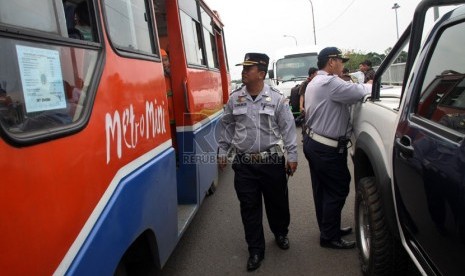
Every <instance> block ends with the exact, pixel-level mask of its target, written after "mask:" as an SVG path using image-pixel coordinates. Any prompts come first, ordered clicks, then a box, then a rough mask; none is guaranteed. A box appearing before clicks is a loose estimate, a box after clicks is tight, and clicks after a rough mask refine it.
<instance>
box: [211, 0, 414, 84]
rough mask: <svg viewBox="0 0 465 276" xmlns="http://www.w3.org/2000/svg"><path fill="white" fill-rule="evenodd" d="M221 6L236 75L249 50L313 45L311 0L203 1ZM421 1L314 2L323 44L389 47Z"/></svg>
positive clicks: (269, 51) (363, 49)
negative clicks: (395, 7) (395, 4)
mask: <svg viewBox="0 0 465 276" xmlns="http://www.w3.org/2000/svg"><path fill="white" fill-rule="evenodd" d="M204 1H205V2H206V3H207V5H208V6H209V7H210V8H211V9H212V10H217V11H218V13H219V15H220V17H221V20H222V22H223V23H224V25H225V28H224V30H225V36H226V47H227V51H228V59H229V66H230V69H231V75H232V78H233V79H237V78H239V76H240V71H241V68H240V67H235V66H234V65H235V64H237V63H239V62H241V61H242V59H243V58H244V54H245V53H246V52H255V51H258V52H263V53H267V54H268V55H269V56H270V57H272V56H273V54H274V53H275V52H276V50H277V49H279V48H283V47H292V46H294V45H295V40H294V39H293V38H292V37H284V35H289V36H294V37H295V38H296V40H297V44H298V45H299V46H301V45H313V44H314V35H313V34H314V33H313V24H312V10H311V5H310V1H309V0H204ZM419 2H420V0H397V1H391V0H389V1H388V0H312V3H313V12H314V15H315V31H316V42H317V45H318V46H321V47H326V46H336V47H339V48H341V49H342V50H355V51H357V52H362V53H368V52H377V53H384V51H385V50H386V49H387V48H389V47H392V46H393V45H394V44H395V42H396V41H397V32H396V13H395V10H394V9H392V7H393V6H394V3H398V5H399V6H400V8H398V9H397V18H398V25H399V36H400V35H401V34H402V32H403V31H404V30H405V28H406V27H407V25H408V24H409V23H410V21H411V19H412V17H413V13H414V10H415V7H416V5H417V4H418V3H419Z"/></svg>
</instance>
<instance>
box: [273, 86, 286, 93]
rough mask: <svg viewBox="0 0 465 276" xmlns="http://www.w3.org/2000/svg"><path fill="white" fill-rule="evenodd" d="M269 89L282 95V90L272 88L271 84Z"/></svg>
mask: <svg viewBox="0 0 465 276" xmlns="http://www.w3.org/2000/svg"><path fill="white" fill-rule="evenodd" d="M270 90H271V91H273V92H276V93H279V94H281V95H284V94H283V92H281V91H279V90H278V89H276V88H274V87H273V86H270Z"/></svg>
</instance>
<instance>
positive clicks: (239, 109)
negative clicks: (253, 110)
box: [232, 105, 247, 115]
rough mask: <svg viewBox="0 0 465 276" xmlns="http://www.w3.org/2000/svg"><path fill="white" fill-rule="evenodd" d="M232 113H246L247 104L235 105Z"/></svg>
mask: <svg viewBox="0 0 465 276" xmlns="http://www.w3.org/2000/svg"><path fill="white" fill-rule="evenodd" d="M232 114H233V115H244V114H247V106H246V105H245V106H237V107H236V106H235V107H234V108H233V111H232Z"/></svg>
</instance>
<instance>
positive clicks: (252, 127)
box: [218, 84, 297, 162]
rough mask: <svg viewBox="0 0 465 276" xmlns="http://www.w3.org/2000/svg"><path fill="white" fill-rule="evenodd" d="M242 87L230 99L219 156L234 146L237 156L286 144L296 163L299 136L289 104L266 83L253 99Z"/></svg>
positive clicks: (288, 154) (290, 159) (226, 109)
mask: <svg viewBox="0 0 465 276" xmlns="http://www.w3.org/2000/svg"><path fill="white" fill-rule="evenodd" d="M246 89H247V88H246V87H245V86H243V87H242V88H240V89H238V90H235V91H234V92H232V93H231V95H230V96H229V101H228V103H227V104H226V106H225V109H224V114H223V117H222V118H221V120H220V122H219V123H218V126H219V139H218V144H219V151H218V154H219V155H225V154H226V153H227V151H228V150H229V149H230V148H231V147H235V148H236V150H237V152H238V153H258V152H263V151H266V150H267V149H269V148H271V147H273V146H274V145H278V144H280V141H281V139H282V140H283V141H284V149H285V150H286V151H287V158H288V161H290V162H297V135H296V130H295V123H294V117H293V116H292V113H291V111H290V108H289V103H288V101H287V100H286V99H285V98H284V96H283V95H282V94H281V93H280V92H279V91H278V90H276V89H274V88H271V87H270V86H268V85H267V84H265V85H264V87H263V90H262V91H261V92H260V94H259V95H258V96H257V97H256V98H255V100H253V99H252V97H251V96H250V94H249V93H248V92H247V90H246Z"/></svg>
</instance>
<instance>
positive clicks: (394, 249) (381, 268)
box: [355, 177, 407, 275]
mask: <svg viewBox="0 0 465 276" xmlns="http://www.w3.org/2000/svg"><path fill="white" fill-rule="evenodd" d="M355 231H356V237H357V244H358V248H359V259H360V263H361V267H362V272H363V274H364V275H402V274H404V272H405V268H406V267H405V263H406V261H405V260H406V259H407V256H406V255H405V251H404V250H403V248H402V245H401V244H400V242H399V241H398V240H396V239H394V238H393V237H392V235H391V233H390V232H389V226H388V225H387V222H386V218H385V215H384V211H383V206H382V202H381V197H380V194H379V191H378V189H377V186H376V179H375V178H374V177H365V178H362V179H360V181H359V183H358V185H357V194H356V198H355ZM402 259H403V260H402Z"/></svg>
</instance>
